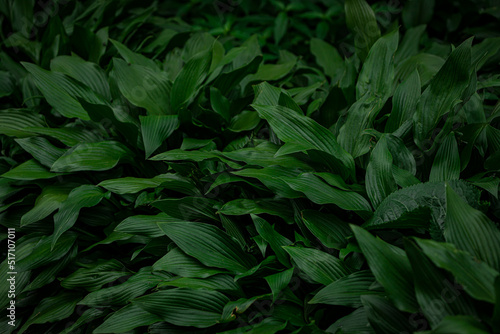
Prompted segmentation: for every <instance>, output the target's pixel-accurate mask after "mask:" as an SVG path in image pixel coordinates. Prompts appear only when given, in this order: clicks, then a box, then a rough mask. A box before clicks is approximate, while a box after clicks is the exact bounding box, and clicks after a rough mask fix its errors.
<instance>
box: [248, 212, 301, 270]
mask: <svg viewBox="0 0 500 334" xmlns="http://www.w3.org/2000/svg"><path fill="white" fill-rule="evenodd" d="M250 216H251V217H252V220H253V223H254V225H255V229H256V230H257V233H259V235H260V236H261V237H262V238H263V239H264V240H265V241H267V242H268V243H269V246H270V247H271V248H272V250H273V251H274V253H275V254H276V257H277V258H278V260H279V261H280V262H281V263H282V264H283V265H284V266H286V267H289V266H290V261H289V260H288V255H287V253H286V252H285V251H284V250H283V247H284V246H288V245H291V244H292V242H291V241H290V240H289V239H288V238H286V237H284V236H282V235H281V234H279V233H278V232H277V231H276V230H275V229H274V225H270V224H269V223H268V222H267V221H265V220H264V219H262V218H260V217H259V216H256V215H254V214H251V215H250Z"/></svg>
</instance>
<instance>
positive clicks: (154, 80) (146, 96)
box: [112, 58, 172, 115]
mask: <svg viewBox="0 0 500 334" xmlns="http://www.w3.org/2000/svg"><path fill="white" fill-rule="evenodd" d="M112 73H113V75H114V77H115V78H116V82H117V84H118V88H119V89H120V92H121V93H122V94H123V96H125V98H126V99H127V100H129V101H130V103H132V104H133V105H135V106H137V107H142V108H145V109H146V110H147V111H148V115H166V114H171V113H172V112H171V110H172V108H170V104H169V98H170V94H171V90H172V83H171V82H170V80H169V79H168V76H167V75H166V73H164V72H161V71H158V70H152V69H150V68H147V67H145V66H141V65H136V64H131V65H130V66H129V65H127V63H126V62H125V61H123V60H121V59H116V58H115V59H113V72H112Z"/></svg>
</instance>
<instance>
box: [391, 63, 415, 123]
mask: <svg viewBox="0 0 500 334" xmlns="http://www.w3.org/2000/svg"><path fill="white" fill-rule="evenodd" d="M420 86H421V84H420V76H419V75H418V71H417V70H415V71H413V72H412V73H411V74H410V76H408V77H407V78H406V79H405V80H404V81H403V82H402V83H401V84H399V85H398V86H397V88H396V90H395V91H394V96H393V98H392V111H391V114H390V116H389V120H388V121H387V124H386V126H385V131H386V132H394V131H396V130H397V129H399V128H400V127H401V125H403V123H404V122H406V121H407V120H409V119H412V117H413V113H414V112H415V108H416V106H417V103H418V99H419V97H420Z"/></svg>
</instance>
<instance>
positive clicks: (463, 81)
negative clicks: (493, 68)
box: [413, 39, 472, 149]
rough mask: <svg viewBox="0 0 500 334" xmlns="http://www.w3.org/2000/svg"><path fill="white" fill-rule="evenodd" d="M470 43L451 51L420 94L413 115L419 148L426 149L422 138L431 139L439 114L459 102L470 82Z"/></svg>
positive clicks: (439, 117)
mask: <svg viewBox="0 0 500 334" xmlns="http://www.w3.org/2000/svg"><path fill="white" fill-rule="evenodd" d="M471 43H472V39H468V40H466V41H465V42H463V43H462V44H460V46H458V47H457V48H456V49H455V50H453V52H452V53H451V55H450V56H449V57H448V59H447V60H446V63H445V64H444V65H443V67H442V68H441V69H440V70H439V72H438V73H437V74H436V76H435V77H434V78H433V79H432V80H431V82H430V83H429V86H428V87H427V89H426V90H425V91H424V92H423V93H422V96H421V98H420V101H419V103H418V104H417V110H416V112H415V114H414V117H413V121H414V138H415V143H416V144H417V145H418V146H419V147H420V148H422V149H427V148H424V141H425V140H428V139H430V135H431V132H432V131H433V130H434V128H435V127H436V125H437V123H438V122H439V120H440V119H441V117H442V116H443V115H444V114H446V113H448V112H450V111H451V109H452V108H453V107H454V106H455V105H456V104H457V103H458V102H459V101H460V99H461V97H462V93H463V92H464V91H465V89H466V88H467V86H468V85H469V79H470V72H471Z"/></svg>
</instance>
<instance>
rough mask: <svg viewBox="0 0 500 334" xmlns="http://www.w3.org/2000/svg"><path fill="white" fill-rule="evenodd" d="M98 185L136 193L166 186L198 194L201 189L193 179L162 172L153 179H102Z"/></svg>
mask: <svg viewBox="0 0 500 334" xmlns="http://www.w3.org/2000/svg"><path fill="white" fill-rule="evenodd" d="M98 186H100V187H103V188H106V189H107V190H109V191H111V192H114V193H116V194H120V195H123V194H135V193H138V192H139V191H142V190H144V189H149V188H158V187H165V188H167V189H172V190H175V191H178V192H181V193H184V194H187V195H196V194H198V193H199V191H198V190H197V189H196V187H195V185H194V184H193V183H192V182H191V180H189V179H187V178H184V177H182V176H179V175H177V174H160V175H157V176H155V177H153V178H151V179H143V178H138V177H122V178H118V179H110V180H105V181H102V182H101V183H99V184H98Z"/></svg>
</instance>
